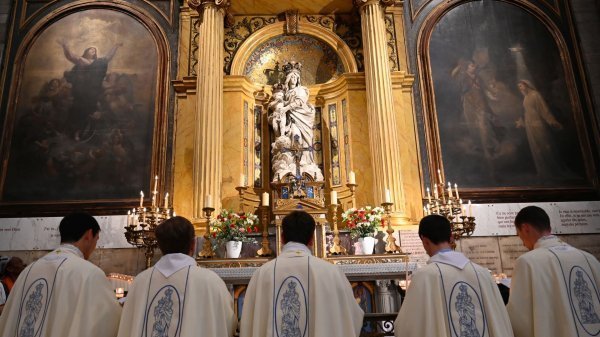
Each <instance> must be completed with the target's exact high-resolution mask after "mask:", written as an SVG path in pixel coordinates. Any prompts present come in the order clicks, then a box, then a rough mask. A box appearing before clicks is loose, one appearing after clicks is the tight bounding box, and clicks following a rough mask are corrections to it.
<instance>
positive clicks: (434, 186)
mask: <svg viewBox="0 0 600 337" xmlns="http://www.w3.org/2000/svg"><path fill="white" fill-rule="evenodd" d="M433 198H434V199H437V198H438V191H437V184H436V185H433Z"/></svg>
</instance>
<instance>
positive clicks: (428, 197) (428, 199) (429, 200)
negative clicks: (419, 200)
mask: <svg viewBox="0 0 600 337" xmlns="http://www.w3.org/2000/svg"><path fill="white" fill-rule="evenodd" d="M427 202H428V203H430V204H431V193H430V191H429V187H427Z"/></svg>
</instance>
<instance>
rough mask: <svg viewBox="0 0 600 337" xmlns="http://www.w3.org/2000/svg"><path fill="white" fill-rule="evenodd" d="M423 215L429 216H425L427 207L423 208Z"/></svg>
mask: <svg viewBox="0 0 600 337" xmlns="http://www.w3.org/2000/svg"><path fill="white" fill-rule="evenodd" d="M423 214H425V215H429V214H427V207H426V206H423Z"/></svg>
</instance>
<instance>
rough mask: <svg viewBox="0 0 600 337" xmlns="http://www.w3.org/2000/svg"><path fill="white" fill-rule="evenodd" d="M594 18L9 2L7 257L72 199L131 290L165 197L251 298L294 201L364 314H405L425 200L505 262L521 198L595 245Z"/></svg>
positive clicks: (457, 8) (581, 242)
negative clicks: (229, 225)
mask: <svg viewBox="0 0 600 337" xmlns="http://www.w3.org/2000/svg"><path fill="white" fill-rule="evenodd" d="M598 34H600V2H599V1H598V0H580V1H567V0H529V1H521V0H507V1H499V0H480V1H463V0H455V1H443V0H305V1H293V0H279V1H270V0H118V1H117V0H115V1H108V0H106V1H90V0H77V1H71V0H44V1H39V0H23V1H17V0H13V1H5V2H2V4H0V39H1V40H0V49H1V51H0V52H1V54H0V65H1V67H2V68H1V72H0V74H1V77H0V120H1V121H2V127H3V131H2V139H1V141H0V152H1V154H0V155H1V159H2V162H1V163H2V166H1V168H0V173H1V174H0V217H1V218H0V255H6V256H18V257H21V258H22V259H23V260H24V262H25V263H28V264H29V263H31V262H33V261H35V260H36V259H39V258H40V257H42V256H43V255H44V254H46V253H48V252H49V251H51V250H53V249H54V248H56V247H57V246H58V244H59V239H60V238H59V234H58V224H59V222H60V220H61V218H62V217H63V216H65V215H66V214H68V213H70V212H72V211H75V210H85V211H87V212H89V213H91V214H92V215H94V216H95V217H96V219H97V220H98V222H99V223H100V226H101V229H102V231H101V236H100V240H99V241H98V249H96V251H95V252H94V254H93V255H92V256H91V258H90V261H91V262H93V263H94V264H96V265H97V266H99V267H100V268H101V269H102V270H103V271H104V272H105V273H106V274H107V275H109V277H111V278H112V282H114V284H116V285H117V286H118V288H119V289H121V290H123V289H122V288H124V289H125V290H126V289H127V286H128V284H129V283H130V282H131V279H132V278H133V277H134V276H135V275H137V274H138V273H140V272H142V271H143V270H144V269H146V268H147V267H149V266H151V265H152V264H153V263H154V262H156V261H157V260H158V259H159V258H160V252H159V250H158V249H157V246H156V242H155V241H156V240H155V239H153V230H154V227H155V226H156V225H158V224H159V223H160V222H161V221H163V220H164V219H167V218H170V217H173V216H175V215H179V216H183V217H186V218H188V219H189V220H190V221H192V223H193V224H194V228H195V230H196V235H197V242H198V245H197V246H198V247H197V254H196V256H195V257H196V260H197V262H198V264H199V265H200V266H204V267H207V268H211V269H213V270H215V271H219V270H220V273H219V272H217V273H218V274H219V276H222V278H223V279H224V280H225V281H226V283H227V284H228V286H229V287H230V291H231V293H232V295H233V297H234V299H235V300H236V301H238V300H239V299H241V300H242V301H239V303H243V296H244V290H245V287H246V285H247V283H248V280H249V278H250V276H251V275H252V274H251V272H252V271H253V270H254V269H255V268H257V267H259V266H261V265H262V264H264V263H265V262H266V261H269V260H270V259H272V258H274V257H276V256H277V254H278V253H279V252H280V249H281V243H280V225H281V219H282V218H283V217H284V216H285V215H286V214H288V213H289V212H291V211H293V210H296V209H302V210H305V211H307V212H308V213H310V214H311V215H312V216H313V217H314V218H315V220H316V222H317V230H316V232H315V244H314V246H313V254H314V255H315V256H318V257H321V258H323V259H325V260H328V261H330V262H331V263H334V264H338V265H340V267H341V268H343V269H344V271H345V272H346V274H347V276H348V278H349V280H350V282H351V283H352V286H353V289H354V294H355V297H356V298H357V301H359V303H360V304H361V307H362V308H363V310H364V311H365V312H367V313H384V312H387V313H390V312H397V311H398V308H399V305H400V293H401V292H402V288H403V287H404V286H405V285H406V280H407V278H408V277H409V274H410V272H412V271H414V270H415V269H416V268H419V267H420V266H422V265H424V264H425V263H426V261H427V259H428V256H427V255H426V254H425V251H424V250H423V247H422V245H421V240H420V239H419V235H418V233H417V229H418V226H417V225H418V223H419V220H420V219H421V218H422V217H423V216H425V215H428V214H441V215H443V216H445V217H447V218H448V219H449V220H450V221H451V222H452V224H453V233H454V234H455V239H456V250H457V251H461V252H463V253H464V254H465V255H466V256H467V257H468V258H470V259H471V260H473V261H474V262H476V263H478V264H480V265H482V266H484V267H486V268H488V269H489V270H490V272H491V273H492V274H494V276H495V277H496V278H497V279H498V280H499V281H501V280H503V279H506V278H510V276H511V274H512V270H513V267H514V261H515V259H516V258H517V257H519V256H520V255H521V254H523V253H524V252H526V251H527V249H526V248H525V247H523V245H522V244H521V240H520V239H519V237H517V236H516V230H515V226H514V217H515V215H516V214H517V212H518V211H519V210H520V209H521V208H523V207H525V206H528V205H537V206H539V207H542V208H543V209H544V210H546V211H547V212H548V214H549V215H550V218H551V223H552V230H553V232H554V233H555V234H557V235H559V237H560V238H561V239H562V240H564V241H566V242H568V243H569V244H571V245H573V246H575V247H577V248H579V249H582V250H585V251H588V252H590V253H591V254H593V255H594V256H596V258H600V246H599V245H598V243H597V242H598V240H599V239H600V180H599V178H600V174H599V172H600V108H599V106H600V45H599V44H598V42H597V36H598ZM361 211H366V212H367V213H369V212H370V214H373V215H374V216H375V218H376V220H373V221H371V222H372V223H376V225H375V227H374V229H372V230H373V232H372V234H373V235H367V236H372V237H374V238H375V240H374V241H375V242H374V248H373V247H371V248H367V249H373V253H372V254H369V252H367V251H365V242H366V241H367V240H363V239H364V238H365V237H366V236H363V235H361V234H360V233H359V230H358V229H357V228H356V221H357V220H356V219H355V216H357V215H356V214H359V213H360V212H361ZM240 212H241V213H240ZM237 213H239V214H241V215H242V216H243V218H244V219H251V220H248V221H250V222H248V223H250V224H251V225H249V226H246V227H242V234H240V235H241V236H243V239H244V240H243V241H244V243H243V244H242V245H241V252H240V251H238V257H233V255H230V252H229V250H227V249H226V244H225V241H224V240H220V238H221V237H220V236H219V235H221V234H223V233H222V232H220V231H221V230H223V229H222V228H221V227H219V226H222V225H223V223H224V222H225V221H226V219H229V218H227V217H228V216H238V215H236V214H237ZM359 222H360V221H359ZM369 234H370V233H369ZM225 236H226V235H225V234H223V237H225ZM359 239H360V240H359ZM236 303H238V302H236ZM238 309H239V308H238Z"/></svg>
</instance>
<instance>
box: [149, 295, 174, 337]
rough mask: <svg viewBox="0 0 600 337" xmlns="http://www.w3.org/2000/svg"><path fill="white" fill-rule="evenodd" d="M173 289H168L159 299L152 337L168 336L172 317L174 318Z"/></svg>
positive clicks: (155, 310) (155, 309) (155, 311)
mask: <svg viewBox="0 0 600 337" xmlns="http://www.w3.org/2000/svg"><path fill="white" fill-rule="evenodd" d="M172 294H173V290H172V289H167V290H166V291H165V295H164V296H163V297H162V298H161V299H160V300H158V305H157V306H156V307H155V308H154V324H153V325H152V337H168V336H169V327H170V325H171V319H172V318H173V300H172V299H171V295H172Z"/></svg>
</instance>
